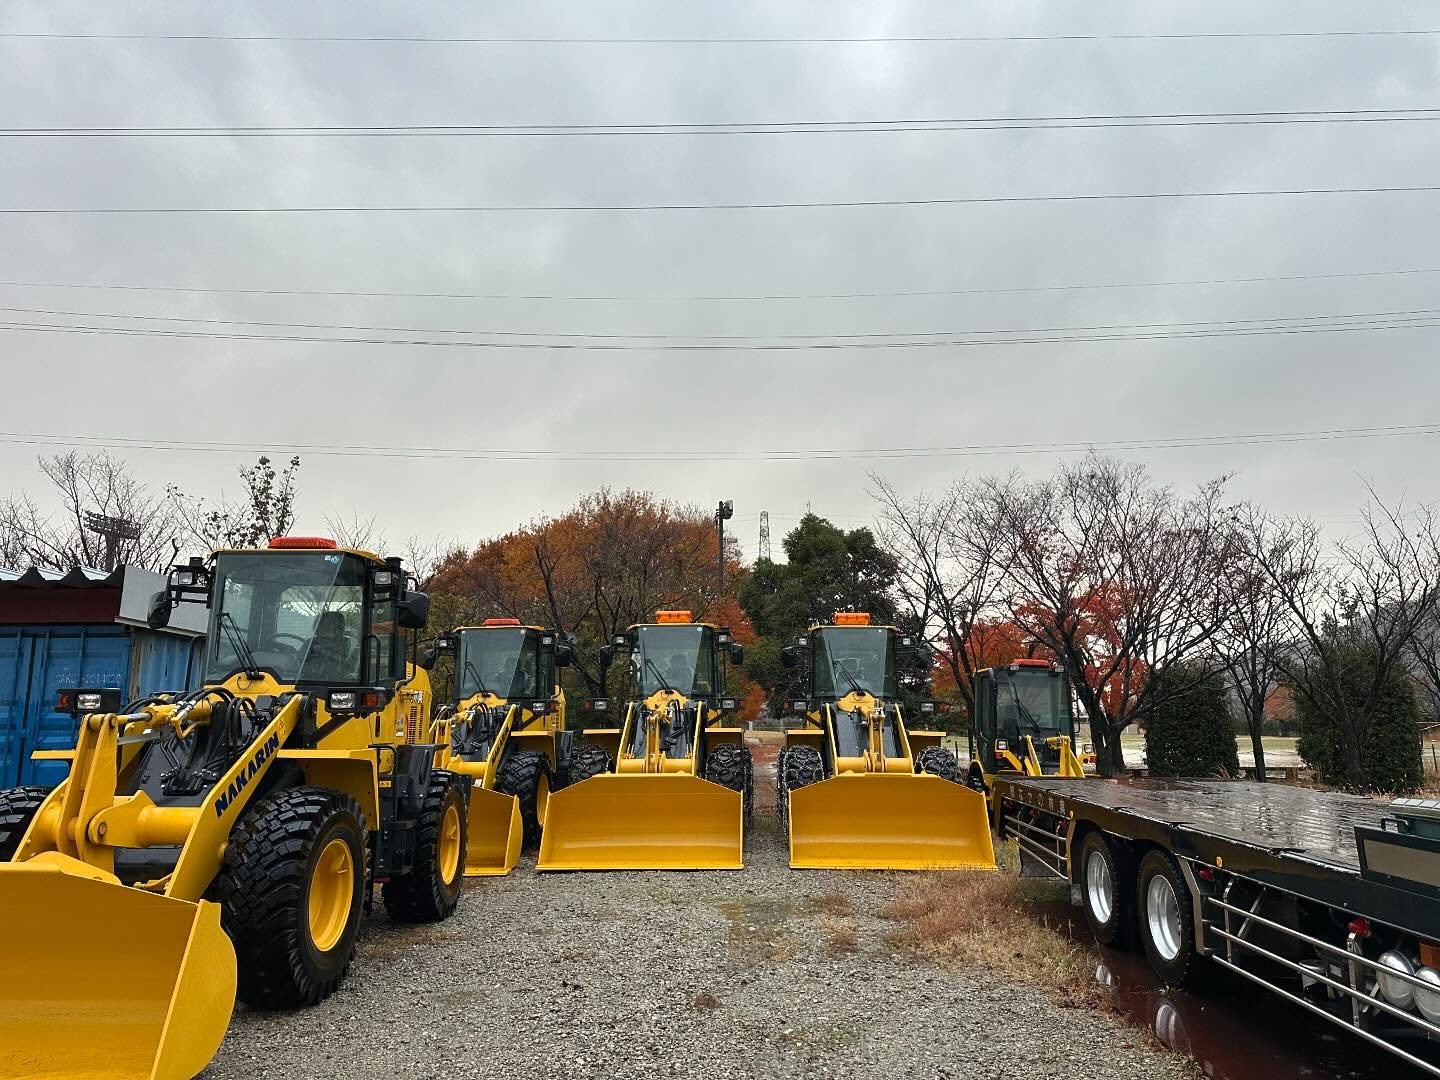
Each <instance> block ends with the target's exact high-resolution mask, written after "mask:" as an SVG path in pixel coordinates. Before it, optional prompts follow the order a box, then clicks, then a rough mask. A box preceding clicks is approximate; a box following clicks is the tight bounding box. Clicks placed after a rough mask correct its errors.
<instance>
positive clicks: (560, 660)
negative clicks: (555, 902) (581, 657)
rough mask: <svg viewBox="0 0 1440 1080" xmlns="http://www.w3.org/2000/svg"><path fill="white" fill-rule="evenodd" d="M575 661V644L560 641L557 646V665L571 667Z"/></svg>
mask: <svg viewBox="0 0 1440 1080" xmlns="http://www.w3.org/2000/svg"><path fill="white" fill-rule="evenodd" d="M574 662H575V646H574V645H571V644H569V643H568V642H564V641H562V642H560V643H559V644H557V645H556V646H555V666H556V667H569V666H570V665H571V664H573V663H574Z"/></svg>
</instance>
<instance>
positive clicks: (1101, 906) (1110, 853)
mask: <svg viewBox="0 0 1440 1080" xmlns="http://www.w3.org/2000/svg"><path fill="white" fill-rule="evenodd" d="M1127 876H1128V875H1126V873H1125V868H1124V863H1123V862H1122V860H1121V857H1120V855H1119V854H1118V852H1117V851H1116V848H1115V845H1114V844H1112V843H1111V842H1110V841H1109V840H1108V839H1107V838H1106V836H1105V834H1104V833H1102V832H1098V831H1095V832H1088V833H1086V834H1085V839H1084V840H1083V841H1081V844H1080V873H1079V877H1080V887H1081V890H1082V892H1083V895H1084V900H1085V921H1086V922H1087V923H1089V924H1090V932H1091V933H1092V934H1094V935H1095V940H1096V941H1098V942H1100V944H1101V945H1115V944H1119V943H1120V942H1121V939H1122V938H1124V937H1125V934H1126V931H1127V930H1128V928H1129V927H1130V925H1131V917H1130V910H1131V909H1130V905H1131V902H1132V896H1131V893H1130V888H1129V882H1128V881H1127V880H1126V879H1127Z"/></svg>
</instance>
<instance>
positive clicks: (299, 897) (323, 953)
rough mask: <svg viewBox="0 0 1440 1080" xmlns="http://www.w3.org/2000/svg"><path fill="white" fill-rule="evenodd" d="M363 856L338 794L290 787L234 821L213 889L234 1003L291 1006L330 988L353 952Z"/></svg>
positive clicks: (357, 820)
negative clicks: (234, 973) (228, 951)
mask: <svg viewBox="0 0 1440 1080" xmlns="http://www.w3.org/2000/svg"><path fill="white" fill-rule="evenodd" d="M365 852H366V843H365V817H364V815H363V814H362V813H361V812H360V807H359V805H358V804H357V803H356V802H355V800H354V799H352V798H351V797H350V796H349V795H346V794H345V793H344V792H341V791H333V790H331V789H329V788H316V787H298V788H290V789H288V790H286V791H282V792H279V793H278V794H275V795H271V796H269V797H267V798H264V799H261V800H260V801H259V802H258V803H257V804H256V805H255V806H254V807H252V808H251V809H250V810H249V811H248V812H247V813H246V814H245V816H244V817H243V818H241V820H240V823H239V824H238V825H237V826H236V827H235V829H234V830H233V831H232V832H231V834H230V842H229V844H227V845H226V848H225V859H224V862H223V864H222V866H221V869H220V874H219V876H218V877H217V878H216V880H215V885H214V889H213V894H214V897H215V899H217V900H219V901H220V913H221V920H222V923H223V925H224V927H225V932H226V933H227V934H229V935H230V940H231V941H232V942H233V943H234V945H235V956H236V960H237V961H238V967H239V980H238V986H237V988H236V995H237V996H238V997H239V998H240V1000H241V1001H243V1002H245V1004H247V1005H249V1006H251V1007H253V1008H258V1009H293V1008H299V1007H300V1006H302V1005H314V1004H315V1003H316V1002H318V1001H322V1000H323V999H325V998H327V997H329V996H330V994H331V993H333V992H334V990H335V988H336V987H337V986H339V985H340V982H341V980H343V979H344V978H345V974H346V972H347V971H348V970H349V968H350V961H351V959H352V958H353V957H354V955H355V936H356V932H357V931H358V929H359V926H360V908H361V899H362V897H363V895H364V894H363V890H364V886H365V871H366V865H365Z"/></svg>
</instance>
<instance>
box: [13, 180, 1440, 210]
mask: <svg viewBox="0 0 1440 1080" xmlns="http://www.w3.org/2000/svg"><path fill="white" fill-rule="evenodd" d="M1434 191H1440V184H1408V185H1384V186H1376V187H1333V188H1255V189H1249V190H1239V191H1140V192H1118V193H1104V194H1094V195H1082V194H1065V195H978V196H966V197H936V198H923V199H837V200H801V201H795V202H729V203H593V204H589V205H579V204H573V203H571V204H551V205H533V206H523V205H502V204H489V205H486V204H453V205H448V206H440V205H437V206H420V205H400V204H396V205H388V206H382V205H376V206H340V205H329V206H20V207H15V206H7V207H0V214H7V215H22V214H23V215H34V214H40V215H59V214H125V215H139V214H471V213H525V214H532V213H570V212H580V213H634V212H639V211H651V210H813V209H820V208H831V207H834V208H842V209H855V208H866V207H879V206H983V205H996V204H1003V203H1073V202H1111V201H1133V200H1164V199H1236V198H1253V197H1263V196H1274V195H1394V194H1412V193H1420V192H1434Z"/></svg>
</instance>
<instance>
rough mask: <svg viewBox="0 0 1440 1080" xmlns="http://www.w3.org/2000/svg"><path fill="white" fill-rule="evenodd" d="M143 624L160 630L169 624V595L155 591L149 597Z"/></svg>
mask: <svg viewBox="0 0 1440 1080" xmlns="http://www.w3.org/2000/svg"><path fill="white" fill-rule="evenodd" d="M145 625H146V626H148V627H150V629H151V630H160V629H163V628H164V627H167V626H169V625H170V597H169V595H167V594H166V593H165V592H163V591H162V592H157V593H155V594H154V595H153V596H151V597H150V610H149V612H148V613H147V614H146V616H145Z"/></svg>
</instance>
